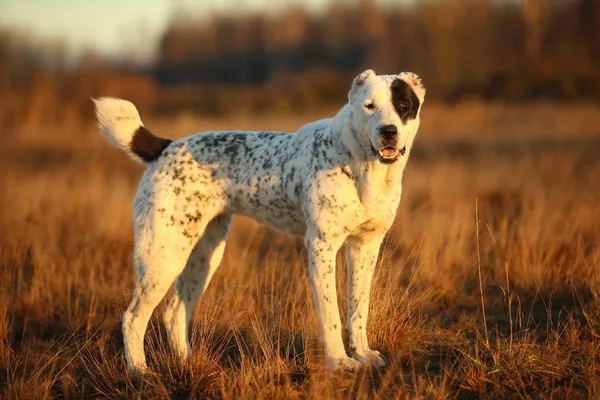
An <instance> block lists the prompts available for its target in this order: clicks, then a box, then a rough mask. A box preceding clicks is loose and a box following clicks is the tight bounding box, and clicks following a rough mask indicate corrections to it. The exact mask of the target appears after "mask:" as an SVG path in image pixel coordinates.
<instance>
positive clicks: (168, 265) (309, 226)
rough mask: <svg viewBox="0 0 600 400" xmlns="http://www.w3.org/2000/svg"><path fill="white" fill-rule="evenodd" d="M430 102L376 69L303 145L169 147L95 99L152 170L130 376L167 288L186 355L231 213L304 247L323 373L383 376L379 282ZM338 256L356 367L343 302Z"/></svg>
mask: <svg viewBox="0 0 600 400" xmlns="http://www.w3.org/2000/svg"><path fill="white" fill-rule="evenodd" d="M424 96H425V90H424V89H423V87H422V85H421V82H420V80H419V79H418V77H417V76H416V75H415V74H412V73H401V74H398V75H380V76H378V75H375V73H374V72H373V71H371V70H368V71H365V72H363V73H361V74H360V75H359V76H357V77H356V78H355V79H354V82H353V84H352V87H351V89H350V92H349V94H348V103H347V104H346V105H345V106H344V107H342V109H341V110H340V111H339V112H338V113H337V115H336V116H335V117H333V118H330V119H324V120H320V121H316V122H313V123H310V124H307V125H305V126H303V127H301V128H300V129H299V130H298V131H297V132H296V133H295V134H288V133H279V132H246V131H230V132H206V133H202V134H196V135H192V136H188V137H185V138H183V139H180V140H176V141H174V142H169V141H166V140H165V139H161V138H158V137H156V136H154V135H152V134H151V133H150V132H149V131H148V130H147V129H146V128H144V127H143V124H142V122H141V119H140V117H139V115H138V112H137V110H136V109H135V106H133V104H131V103H129V102H127V101H125V100H119V99H111V98H104V99H100V100H96V113H97V116H98V120H99V123H100V128H101V131H102V132H103V134H104V135H105V137H106V138H107V139H108V140H109V141H110V142H111V143H113V144H115V145H117V146H118V147H120V148H122V149H123V150H125V151H126V152H128V153H129V154H130V155H131V156H132V157H134V158H135V159H137V160H139V161H142V162H145V163H146V165H147V169H146V171H145V172H144V174H143V176H142V179H141V182H140V184H139V190H138V192H137V195H136V197H135V201H134V222H135V223H134V226H135V249H134V253H135V257H134V259H135V265H136V269H137V283H136V288H135V291H134V294H133V299H132V301H131V303H130V305H129V307H128V309H127V311H126V312H125V314H124V316H123V337H124V344H125V355H126V358H127V364H128V366H129V368H130V369H131V370H132V371H133V372H143V371H144V370H145V368H146V359H145V356H144V346H143V338H144V334H145V331H146V326H147V324H148V320H149V318H150V316H151V314H152V311H153V310H154V308H155V307H156V306H157V304H158V303H159V302H160V300H161V299H162V297H163V296H164V295H165V293H166V292H167V290H168V288H169V287H170V285H171V284H172V283H173V282H175V290H174V293H173V296H172V297H171V300H170V301H169V304H168V306H167V309H166V311H165V313H164V323H165V325H166V328H167V332H168V338H169V342H170V345H171V346H172V348H173V350H174V351H175V352H176V353H177V354H178V355H179V356H180V357H182V358H186V357H188V356H189V355H190V345H189V340H188V325H189V320H190V315H191V312H192V309H193V307H194V305H195V303H196V302H197V300H198V298H199V297H200V296H201V295H202V293H203V292H204V290H205V289H206V287H207V285H208V284H209V282H210V279H211V277H212V275H213V274H214V272H215V270H216V269H217V267H218V266H219V264H220V262H221V258H222V256H223V250H224V247H225V241H226V239H227V234H228V231H229V226H230V223H231V217H232V215H234V214H237V215H245V216H248V217H251V218H254V219H255V220H257V221H258V222H260V223H262V224H266V225H268V226H270V227H273V228H276V229H278V230H280V231H282V232H285V233H289V234H294V235H300V236H303V237H304V241H305V245H306V248H307V250H308V254H309V275H310V280H311V284H312V287H313V298H314V303H315V307H316V311H317V315H318V318H319V323H320V329H321V337H322V340H323V342H324V346H325V360H326V364H327V366H328V367H329V368H331V369H340V368H341V369H347V370H352V369H355V368H358V367H359V366H360V365H366V364H372V365H377V366H381V365H384V364H385V361H384V359H383V357H382V356H381V354H379V352H377V351H375V350H371V349H370V347H369V344H368V340H367V332H366V327H367V314H368V309H369V292H370V286H371V278H372V275H373V271H374V268H375V265H376V262H377V257H378V252H379V248H380V245H381V242H382V240H383V237H384V235H385V234H386V232H387V230H388V229H389V227H390V226H391V224H392V221H393V220H394V216H395V213H396V209H397V207H398V203H399V201H400V195H401V192H402V174H403V171H404V167H405V165H406V162H407V159H408V156H409V154H410V149H411V147H412V144H413V140H414V138H415V135H416V133H417V130H418V126H419V111H420V106H421V104H422V103H423V100H424ZM406 102H407V103H408V104H404V103H406ZM392 126H393V127H395V128H396V129H395V131H396V132H394V129H392V128H391V127H392ZM382 127H383V128H384V131H382ZM383 133H385V134H383ZM138 135H142V136H140V137H138ZM342 246H344V247H345V250H346V254H347V259H348V284H349V291H348V295H349V299H348V318H347V320H346V329H347V330H348V332H349V351H350V355H351V358H350V357H348V355H347V353H346V350H345V348H344V344H343V342H342V333H341V329H342V324H341V321H340V315H339V310H338V308H337V300H336V299H337V295H336V290H335V288H336V284H335V256H336V252H337V251H338V249H339V248H340V247H342Z"/></svg>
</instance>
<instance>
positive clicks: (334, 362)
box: [326, 357, 361, 371]
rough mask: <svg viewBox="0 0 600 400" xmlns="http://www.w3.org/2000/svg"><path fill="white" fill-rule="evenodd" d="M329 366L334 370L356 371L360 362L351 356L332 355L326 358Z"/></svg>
mask: <svg viewBox="0 0 600 400" xmlns="http://www.w3.org/2000/svg"><path fill="white" fill-rule="evenodd" d="M326 364H327V368H329V369H330V370H333V371H356V370H357V369H359V368H360V366H361V365H360V363H359V362H358V361H356V360H355V359H352V358H350V357H331V358H328V359H327V360H326Z"/></svg>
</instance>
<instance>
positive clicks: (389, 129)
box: [379, 125, 398, 140]
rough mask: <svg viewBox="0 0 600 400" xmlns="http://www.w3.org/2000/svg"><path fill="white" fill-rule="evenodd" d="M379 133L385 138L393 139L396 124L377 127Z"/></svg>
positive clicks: (396, 129) (395, 134) (395, 132)
mask: <svg viewBox="0 0 600 400" xmlns="http://www.w3.org/2000/svg"><path fill="white" fill-rule="evenodd" d="M379 135H380V136H381V137H382V138H383V139H385V140H393V139H395V138H396V136H398V128H396V125H384V126H382V127H381V128H379Z"/></svg>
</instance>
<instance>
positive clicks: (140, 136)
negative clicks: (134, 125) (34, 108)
mask: <svg viewBox="0 0 600 400" xmlns="http://www.w3.org/2000/svg"><path fill="white" fill-rule="evenodd" d="M171 142H172V140H169V139H163V138H160V137H157V136H154V135H153V134H152V132H150V131H149V130H148V129H146V128H145V127H143V126H140V127H139V128H138V129H137V131H135V133H134V134H133V138H132V139H131V144H130V145H129V148H130V149H131V151H132V152H133V153H134V154H135V155H137V156H138V157H139V158H141V159H142V160H144V161H145V162H152V161H154V160H156V159H157V158H158V156H160V153H162V152H163V150H164V149H165V148H166V147H167V146H168V145H169V144H171Z"/></svg>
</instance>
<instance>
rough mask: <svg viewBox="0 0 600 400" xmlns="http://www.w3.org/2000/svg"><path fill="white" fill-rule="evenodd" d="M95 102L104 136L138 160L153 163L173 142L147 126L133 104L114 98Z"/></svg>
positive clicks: (95, 100)
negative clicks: (158, 135) (159, 135)
mask: <svg viewBox="0 0 600 400" xmlns="http://www.w3.org/2000/svg"><path fill="white" fill-rule="evenodd" d="M92 100H93V101H94V104H95V105H96V118H97V119H98V127H99V128H100V131H101V132H102V135H104V137H105V138H106V140H108V141H109V142H110V143H111V144H112V145H114V146H116V147H117V148H119V149H121V150H123V151H125V152H126V153H127V154H129V155H130V156H131V157H132V158H133V159H134V160H136V161H140V162H146V163H149V162H152V161H154V159H156V158H157V157H158V156H159V155H160V153H161V152H162V151H163V150H164V149H165V147H167V146H168V145H169V144H170V143H171V141H170V140H168V139H163V138H159V137H156V136H154V135H153V134H152V133H150V131H149V130H147V129H146V128H145V127H144V124H143V123H142V120H141V118H140V114H139V113H138V110H137V108H135V106H134V105H133V103H131V102H130V101H127V100H122V99H116V98H112V97H102V98H100V99H92Z"/></svg>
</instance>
